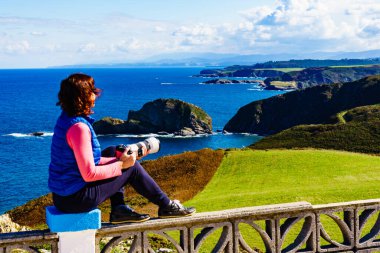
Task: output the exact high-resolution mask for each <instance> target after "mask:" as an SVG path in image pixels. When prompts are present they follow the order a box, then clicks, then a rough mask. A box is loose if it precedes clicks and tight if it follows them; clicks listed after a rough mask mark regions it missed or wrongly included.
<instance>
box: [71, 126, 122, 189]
mask: <svg viewBox="0 0 380 253" xmlns="http://www.w3.org/2000/svg"><path fill="white" fill-rule="evenodd" d="M66 139H67V143H68V144H69V146H70V147H71V148H72V150H73V151H74V155H75V159H76V161H77V164H78V167H79V171H80V173H81V175H82V177H83V180H84V181H86V182H92V181H97V180H102V179H107V178H111V177H116V176H120V175H121V169H122V164H123V162H121V161H119V160H117V159H116V158H113V157H102V158H101V159H100V162H99V164H98V166H95V163H94V156H93V153H92V145H91V132H90V129H89V128H88V126H87V125H86V124H84V123H76V124H74V125H73V126H71V127H70V128H69V130H68V131H67V134H66Z"/></svg>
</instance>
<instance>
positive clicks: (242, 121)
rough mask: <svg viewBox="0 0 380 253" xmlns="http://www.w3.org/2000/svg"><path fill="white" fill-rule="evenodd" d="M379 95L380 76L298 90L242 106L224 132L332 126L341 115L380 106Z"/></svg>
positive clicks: (259, 131)
mask: <svg viewBox="0 0 380 253" xmlns="http://www.w3.org/2000/svg"><path fill="white" fill-rule="evenodd" d="M379 94H380V75H379V76H371V77H367V78H363V79H360V80H358V81H355V82H350V83H345V84H341V83H338V84H332V85H320V86H315V87H311V88H307V89H304V90H296V91H293V92H289V93H286V94H282V95H278V96H275V97H271V98H268V99H264V100H259V101H255V102H252V103H250V104H247V105H245V106H243V107H241V108H240V109H239V111H238V112H237V114H236V115H235V116H234V117H233V118H231V119H230V120H229V122H228V123H227V124H226V125H225V127H224V130H225V131H228V132H235V133H255V134H260V135H269V134H275V133H277V132H279V131H282V130H284V129H287V128H290V127H293V126H296V125H301V124H325V123H331V121H332V118H331V117H332V116H334V115H335V114H337V113H338V112H341V111H344V110H348V109H351V108H354V107H358V106H364V105H372V104H377V103H380V96H379Z"/></svg>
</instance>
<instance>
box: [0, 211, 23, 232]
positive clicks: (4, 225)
mask: <svg viewBox="0 0 380 253" xmlns="http://www.w3.org/2000/svg"><path fill="white" fill-rule="evenodd" d="M27 230H30V229H29V228H28V227H25V226H20V225H19V224H17V223H15V222H13V221H12V219H11V218H10V216H9V214H3V215H0V233H11V232H19V231H27Z"/></svg>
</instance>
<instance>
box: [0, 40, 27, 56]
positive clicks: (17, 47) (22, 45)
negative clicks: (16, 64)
mask: <svg viewBox="0 0 380 253" xmlns="http://www.w3.org/2000/svg"><path fill="white" fill-rule="evenodd" d="M3 50H4V52H5V53H7V54H25V53H27V52H28V51H30V44H29V42H28V41H26V40H23V41H17V42H12V43H8V44H6V45H5V46H4V49H3Z"/></svg>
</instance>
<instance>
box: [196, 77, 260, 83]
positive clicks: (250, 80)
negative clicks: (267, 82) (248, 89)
mask: <svg viewBox="0 0 380 253" xmlns="http://www.w3.org/2000/svg"><path fill="white" fill-rule="evenodd" d="M203 83H204V84H236V83H248V84H250V83H259V84H263V81H262V80H257V79H248V80H236V79H225V78H218V79H211V80H207V81H205V82H203Z"/></svg>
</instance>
